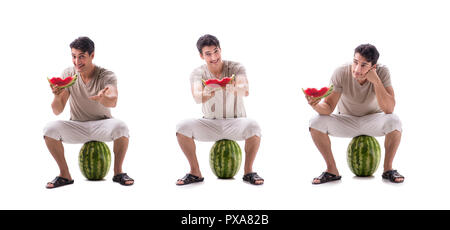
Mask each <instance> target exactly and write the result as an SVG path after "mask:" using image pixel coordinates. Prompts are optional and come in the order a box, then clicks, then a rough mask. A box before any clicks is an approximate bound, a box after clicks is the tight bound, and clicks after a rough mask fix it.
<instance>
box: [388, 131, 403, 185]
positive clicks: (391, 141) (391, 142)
mask: <svg viewBox="0 0 450 230" xmlns="http://www.w3.org/2000/svg"><path fill="white" fill-rule="evenodd" d="M401 137H402V133H401V132H400V131H398V130H394V131H392V132H390V133H388V134H387V135H386V137H385V139H384V148H385V153H386V155H385V158H384V170H383V172H386V171H389V170H392V162H393V161H394V157H395V154H396V153H397V149H398V146H399V145H400V140H401ZM403 180H404V178H395V181H396V182H401V181H403Z"/></svg>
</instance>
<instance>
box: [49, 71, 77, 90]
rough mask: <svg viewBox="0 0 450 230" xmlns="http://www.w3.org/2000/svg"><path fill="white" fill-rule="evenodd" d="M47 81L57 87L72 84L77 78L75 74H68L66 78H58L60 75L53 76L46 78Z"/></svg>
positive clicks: (65, 86)
mask: <svg viewBox="0 0 450 230" xmlns="http://www.w3.org/2000/svg"><path fill="white" fill-rule="evenodd" d="M47 80H48V82H50V84H52V85H54V86H56V87H58V88H67V87H69V86H72V85H73V84H74V83H75V81H76V80H77V75H76V74H75V75H74V76H69V77H66V78H64V79H63V78H60V77H53V78H50V79H49V78H47Z"/></svg>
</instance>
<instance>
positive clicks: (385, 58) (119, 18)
mask: <svg viewBox="0 0 450 230" xmlns="http://www.w3.org/2000/svg"><path fill="white" fill-rule="evenodd" d="M122 2H123V1H81V0H80V1H56V0H55V1H43V0H41V1H9V2H8V3H5V2H2V3H0V24H1V27H0V30H1V36H0V51H1V55H0V66H1V71H0V76H1V79H2V82H3V83H2V84H1V85H0V98H1V99H0V108H1V113H0V122H1V126H0V127H1V131H0V135H1V138H0V143H1V146H2V148H1V150H0V155H1V156H0V175H1V182H0V209H448V208H450V201H449V199H448V193H449V192H450V191H449V181H448V179H447V177H448V175H449V174H448V162H449V160H450V156H449V151H448V142H447V141H448V134H447V130H448V129H449V122H448V113H447V112H448V109H447V108H448V103H447V100H446V99H445V98H447V97H448V93H447V90H446V87H448V86H449V85H450V81H449V75H448V66H449V65H448V61H449V56H448V54H449V52H450V48H449V45H448V42H449V41H450V36H449V33H448V22H449V21H450V16H448V10H449V6H448V3H446V1H280V0H278V1H234V0H228V1H211V0H208V1H181V0H180V1H126V3H122ZM425 2H426V3H425ZM206 33H210V34H213V35H216V36H217V37H218V38H219V40H220V42H221V46H222V51H223V52H222V57H223V59H225V60H233V61H239V62H241V63H242V64H244V65H245V67H246V69H247V74H248V78H249V82H250V96H249V97H248V98H246V100H245V104H246V108H247V115H248V116H249V117H251V118H253V119H255V120H257V121H258V122H259V124H260V126H261V127H262V131H263V138H262V143H261V147H260V151H259V153H258V156H257V158H256V161H255V164H254V170H255V171H257V172H258V173H259V174H260V175H261V176H262V177H264V179H265V184H264V185H263V186H251V185H248V184H246V183H243V182H242V179H241V178H242V175H243V166H242V167H241V170H240V171H239V173H238V174H237V175H236V177H235V179H234V180H219V179H216V178H215V176H214V175H213V173H212V171H211V170H210V168H209V164H208V153H209V148H210V147H211V145H212V143H205V142H201V143H197V150H198V153H197V154H198V157H199V160H200V166H201V169H202V172H203V176H204V177H205V182H204V183H203V184H198V185H191V186H183V187H179V186H175V182H176V179H177V178H180V177H182V176H183V175H184V174H185V173H186V172H188V171H189V167H188V163H187V160H186V159H185V156H184V155H183V153H182V152H181V150H180V149H179V147H178V144H177V141H176V137H175V126H176V124H177V122H179V121H180V120H182V119H185V118H195V117H200V116H201V115H202V114H201V106H200V105H198V104H195V103H194V101H193V99H192V96H191V93H190V86H189V75H190V73H191V71H192V70H193V69H194V68H195V67H197V66H199V65H202V64H204V62H203V61H202V60H201V59H200V58H199V55H198V52H197V50H196V47H195V44H196V41H197V39H198V38H199V37H200V36H201V35H203V34H206ZM78 36H89V37H90V38H92V39H93V40H94V42H95V44H96V56H95V59H94V62H95V63H96V64H98V65H100V66H103V67H105V68H108V69H110V70H112V71H114V72H115V73H116V74H117V76H118V89H119V103H118V106H117V108H115V109H113V111H112V113H113V115H114V116H115V117H117V118H119V119H121V120H124V121H125V122H126V123H127V124H128V126H129V129H130V132H131V133H130V134H131V139H130V146H129V151H128V153H127V156H126V159H125V163H124V171H126V172H127V173H128V174H129V175H130V176H131V177H133V178H134V179H135V180H136V183H135V185H134V186H131V187H125V186H120V185H118V184H117V183H113V182H112V181H111V178H112V176H113V175H112V174H113V171H112V169H111V170H110V172H109V174H108V176H107V177H106V179H105V180H104V181H100V182H90V181H87V180H85V179H84V178H83V176H82V175H81V173H80V170H79V169H78V162H77V157H78V151H79V149H80V148H81V144H80V145H65V150H66V158H67V161H68V164H69V168H70V169H71V173H72V177H73V178H74V179H75V183H74V185H70V186H66V187H62V188H58V189H54V190H47V189H45V188H44V187H45V184H46V182H48V181H50V180H52V179H53V178H54V177H55V176H56V175H58V173H59V171H58V167H57V165H56V163H55V161H54V159H53V158H52V157H51V155H50V153H49V152H48V150H47V148H46V146H45V144H44V141H43V138H42V129H43V127H44V126H45V124H46V123H47V122H49V121H52V120H56V119H69V108H66V110H65V111H64V113H63V114H61V115H59V116H55V115H53V113H52V111H51V108H50V103H51V101H52V99H53V95H52V93H51V91H50V88H49V87H48V83H47V80H46V77H49V76H59V74H60V73H61V72H62V70H63V69H64V68H66V67H69V66H71V65H72V63H71V56H70V49H69V44H70V42H72V41H73V40H74V39H75V38H77V37H78ZM362 43H372V44H374V45H376V46H377V48H378V49H379V51H380V54H381V56H380V59H379V62H380V63H383V64H385V65H387V66H388V67H389V68H390V71H391V77H392V83H393V87H394V90H395V93H396V109H395V113H396V114H397V115H399V117H400V118H401V120H402V122H403V126H404V133H403V137H402V143H401V145H400V148H399V150H398V154H397V157H396V158H395V161H394V168H397V169H398V170H399V171H400V173H402V174H403V175H405V176H406V180H405V183H403V184H399V185H395V184H391V183H387V182H383V181H382V180H381V173H382V171H383V168H382V162H383V160H384V157H383V158H382V162H381V164H380V167H379V168H378V171H377V172H376V173H375V175H374V176H373V177H372V178H365V179H360V178H356V177H354V176H353V174H352V173H351V171H350V170H349V168H348V166H347V163H346V148H347V144H348V143H349V141H350V139H348V138H332V139H331V140H332V148H333V152H334V155H335V158H336V161H337V164H338V167H339V169H340V172H341V174H342V176H343V177H342V181H340V182H337V183H331V184H324V185H320V186H313V185H311V180H312V179H313V178H314V177H316V176H318V175H319V174H320V173H321V172H322V171H323V170H324V169H325V163H324V161H323V159H322V157H321V155H320V153H319V152H318V151H317V150H316V148H315V146H314V144H313V142H312V140H311V138H310V135H309V132H308V131H307V127H308V121H309V119H310V118H311V117H312V116H314V115H315V112H314V111H313V110H312V109H311V108H310V107H309V106H308V105H307V103H306V100H305V99H304V97H303V94H302V93H301V90H300V89H301V88H302V87H303V88H306V87H322V86H325V85H327V84H328V83H329V79H330V77H331V74H332V72H333V70H334V69H335V68H336V67H338V66H339V65H341V64H344V63H346V62H350V61H351V60H352V57H353V50H354V48H355V47H356V46H357V45H359V44H362ZM378 141H379V142H380V144H381V145H382V144H383V142H384V138H378ZM239 143H240V144H241V147H242V148H243V146H244V145H243V144H244V143H243V142H239ZM109 146H110V147H112V143H109ZM382 154H383V156H384V150H383V151H382Z"/></svg>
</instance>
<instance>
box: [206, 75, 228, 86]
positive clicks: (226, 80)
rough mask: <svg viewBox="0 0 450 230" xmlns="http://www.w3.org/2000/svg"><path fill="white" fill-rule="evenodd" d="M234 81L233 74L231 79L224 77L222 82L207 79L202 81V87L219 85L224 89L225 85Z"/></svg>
mask: <svg viewBox="0 0 450 230" xmlns="http://www.w3.org/2000/svg"><path fill="white" fill-rule="evenodd" d="M234 79H235V77H234V74H233V75H232V76H231V77H224V78H222V80H219V79H208V80H206V81H205V80H202V81H203V85H205V86H206V85H219V86H220V87H225V86H226V85H227V84H229V83H231V82H232V81H233V80H234Z"/></svg>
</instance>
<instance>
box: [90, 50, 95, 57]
mask: <svg viewBox="0 0 450 230" xmlns="http://www.w3.org/2000/svg"><path fill="white" fill-rule="evenodd" d="M89 56H91V59H94V56H95V51H93V52H92V53H91V55H89Z"/></svg>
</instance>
